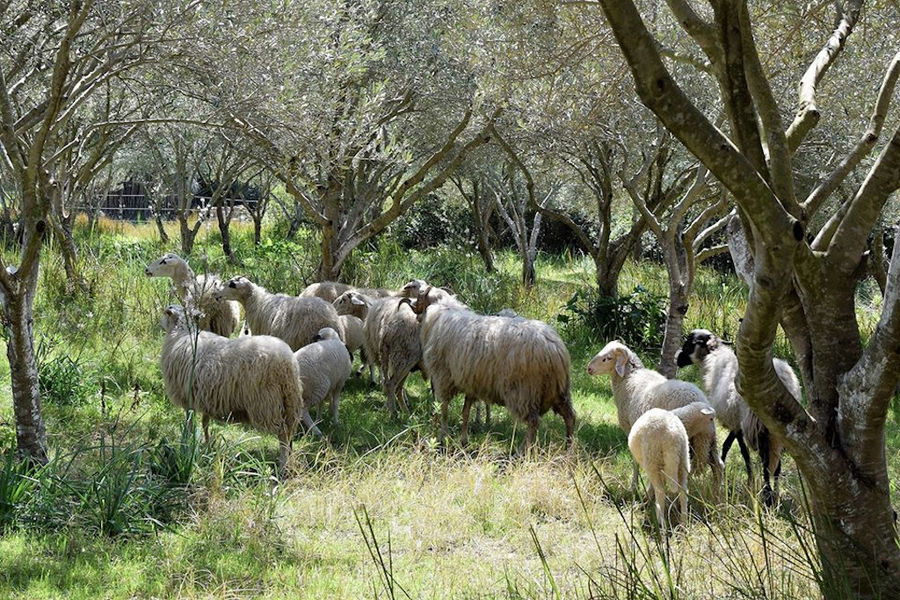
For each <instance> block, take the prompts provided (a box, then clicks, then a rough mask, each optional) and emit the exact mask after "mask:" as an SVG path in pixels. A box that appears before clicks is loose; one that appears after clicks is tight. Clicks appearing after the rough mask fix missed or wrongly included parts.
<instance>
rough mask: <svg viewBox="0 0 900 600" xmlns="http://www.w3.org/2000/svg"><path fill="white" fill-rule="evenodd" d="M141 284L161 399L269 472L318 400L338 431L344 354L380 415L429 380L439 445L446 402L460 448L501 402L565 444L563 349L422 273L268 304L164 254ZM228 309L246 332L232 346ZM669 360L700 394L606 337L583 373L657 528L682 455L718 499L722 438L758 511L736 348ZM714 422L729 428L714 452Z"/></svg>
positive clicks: (690, 348) (689, 344) (708, 347)
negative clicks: (615, 428)
mask: <svg viewBox="0 0 900 600" xmlns="http://www.w3.org/2000/svg"><path fill="white" fill-rule="evenodd" d="M146 274H147V275H148V276H151V277H169V278H170V279H171V280H172V284H173V286H172V287H173V291H174V293H175V295H176V296H177V298H178V300H179V301H180V304H172V305H169V306H168V307H167V308H166V310H165V312H164V314H163V318H162V326H163V329H165V331H166V338H165V341H164V343H163V348H162V357H161V361H160V362H161V367H162V373H163V378H164V380H165V389H166V394H167V395H168V397H169V398H170V399H171V400H172V402H173V403H174V404H176V405H177V406H180V407H182V408H184V409H191V410H194V411H195V412H197V413H198V414H200V415H202V425H203V431H204V435H205V436H206V439H207V441H208V440H209V420H210V419H211V418H213V419H217V420H222V421H226V422H240V423H245V424H247V425H249V426H250V427H252V428H254V429H256V430H258V431H261V432H266V433H272V434H274V435H276V436H277V437H278V440H279V444H280V447H279V450H280V451H279V456H278V469H279V471H281V470H282V469H283V468H284V465H285V463H286V462H287V459H288V456H289V454H290V450H291V442H292V439H293V437H294V435H295V434H296V431H297V428H298V427H299V426H300V423H301V422H302V423H303V426H304V427H305V428H306V431H307V432H308V433H310V434H312V435H315V436H321V435H322V434H321V432H320V431H319V429H318V427H317V425H316V421H314V420H313V418H312V415H311V413H310V410H311V409H313V408H316V409H320V408H321V405H323V404H325V402H326V400H327V401H328V406H329V407H330V411H331V418H332V421H333V422H334V423H335V424H337V423H338V422H339V403H340V392H341V389H342V388H343V386H344V383H345V382H346V381H347V379H348V378H349V377H350V376H351V374H352V361H353V355H354V353H356V352H357V351H359V354H360V360H361V366H360V369H359V372H358V373H357V374H362V372H363V371H364V369H365V367H366V366H367V365H368V367H369V378H370V381H372V382H373V383H374V381H375V377H374V367H375V366H377V367H378V370H379V372H380V374H381V379H382V383H383V388H384V393H385V396H386V399H387V408H388V410H389V411H390V413H391V415H392V416H395V415H396V413H397V406H398V404H399V406H400V408H402V409H403V410H404V411H408V410H409V409H408V401H407V397H406V392H405V390H404V383H405V381H406V378H407V376H408V375H409V374H410V373H411V372H413V371H415V370H419V371H420V372H421V373H422V375H423V377H424V378H425V379H426V380H430V382H431V389H432V392H433V394H434V397H435V399H436V400H437V401H438V402H440V405H441V427H440V432H439V439H441V440H443V439H444V437H445V436H446V435H447V411H448V407H449V404H450V401H451V400H452V399H453V398H454V397H455V396H456V395H458V394H460V393H461V394H463V395H464V397H465V402H464V404H463V410H462V424H461V436H460V442H461V443H462V444H463V445H465V444H466V443H467V433H468V422H469V416H470V410H471V408H472V405H473V404H474V403H478V402H483V403H484V404H485V407H486V419H487V420H489V419H490V412H489V407H490V405H491V404H499V405H502V406H504V407H506V409H507V410H508V411H509V412H510V413H511V414H512V415H513V416H514V417H516V419H518V420H519V421H521V422H523V423H524V424H525V426H526V434H525V447H526V448H528V447H530V446H531V445H532V444H534V442H535V437H536V434H537V429H538V425H539V423H540V418H541V416H542V415H543V414H544V413H546V412H548V411H550V410H553V411H554V412H555V413H557V414H558V415H559V416H560V417H562V419H563V421H564V423H565V427H566V443H567V446H568V445H570V444H571V442H572V438H573V436H574V428H575V413H574V410H573V408H572V398H571V392H570V358H569V352H568V350H567V349H566V346H565V344H564V343H563V341H562V339H561V338H560V337H559V335H558V334H557V332H556V331H555V330H554V329H553V328H552V327H550V326H549V325H547V324H546V323H543V322H542V321H537V320H532V319H526V318H523V317H521V316H519V315H517V314H516V313H515V312H514V311H511V310H504V311H501V312H500V313H499V314H497V315H480V314H477V313H475V312H474V311H472V310H470V309H469V307H468V306H466V305H465V304H464V303H462V302H461V301H460V300H459V299H458V298H457V297H456V296H454V295H453V294H451V293H449V292H448V291H446V290H444V289H441V288H438V287H434V286H432V285H429V284H428V283H427V282H425V281H423V280H420V279H416V280H413V281H410V282H409V283H407V284H406V285H405V286H403V288H402V289H400V290H399V291H395V290H388V289H377V288H370V289H364V288H353V287H352V286H349V285H345V284H341V283H335V282H322V283H315V284H313V285H311V286H309V287H307V288H306V289H305V290H304V291H303V292H302V293H301V294H300V295H299V296H290V295H287V294H273V293H271V292H269V291H267V290H266V289H265V288H263V287H261V286H259V285H256V284H254V283H253V282H251V281H250V280H249V279H247V278H246V277H234V278H232V279H229V280H228V281H224V282H223V281H222V280H220V279H219V278H218V277H216V276H214V275H196V274H195V273H194V272H193V270H191V268H190V266H189V265H188V264H187V263H186V262H185V261H184V260H182V259H181V258H180V257H178V256H177V255H175V254H166V255H164V256H163V257H162V258H160V259H158V260H155V261H153V262H151V263H150V264H149V265H148V266H147V268H146ZM239 305H240V306H239ZM241 306H242V307H243V311H244V325H243V327H242V328H241V333H240V335H239V336H238V337H235V338H232V337H230V336H231V334H232V333H233V332H234V331H235V330H236V329H237V328H238V324H239V322H240V307H241ZM677 363H678V366H679V367H682V366H686V365H688V364H692V363H693V364H697V365H698V366H699V367H700V370H701V373H702V375H703V386H704V388H705V389H706V394H704V392H703V391H701V390H700V389H699V388H698V387H696V386H695V385H693V384H691V383H688V382H685V381H679V380H670V379H666V378H665V377H663V376H662V375H661V374H659V373H658V372H656V371H654V370H652V369H648V368H646V367H644V365H643V364H642V363H641V360H640V359H639V358H638V356H637V355H636V354H635V353H634V352H632V351H631V350H630V349H628V348H627V347H626V346H625V345H624V344H621V343H620V342H610V343H609V344H607V345H606V346H605V347H604V348H603V350H601V351H600V352H599V353H598V354H597V355H596V356H594V357H593V359H592V360H591V361H590V363H589V364H588V367H587V370H588V373H589V374H591V375H609V376H610V378H611V382H612V389H613V396H614V400H615V405H616V410H617V412H618V419H619V426H620V427H621V428H622V430H623V431H624V432H625V433H626V434H627V435H628V447H629V449H630V450H631V453H632V455H633V456H634V459H635V465H634V485H635V486H636V485H637V480H638V465H640V466H641V468H643V469H644V471H645V472H646V473H647V476H648V478H649V480H650V488H649V490H648V494H649V497H650V501H651V502H652V503H653V504H654V508H655V511H656V516H657V520H658V522H659V523H660V525H664V524H665V523H666V513H667V511H666V509H665V507H666V488H667V487H668V486H671V487H674V488H675V491H676V492H677V494H678V496H679V504H680V508H681V512H682V514H684V511H685V509H686V502H687V477H688V473H689V472H690V471H691V464H690V457H691V456H692V455H693V457H694V460H695V463H698V465H699V468H698V469H695V471H696V470H701V469H702V468H703V466H704V465H707V464H708V465H709V466H710V469H711V471H712V474H713V479H714V484H715V486H716V488H717V489H718V487H719V486H720V485H721V483H722V475H723V471H724V462H723V461H724V459H725V456H726V455H727V452H728V450H729V448H730V447H731V445H732V443H733V442H734V441H735V440H737V442H738V445H739V447H740V450H741V454H742V456H743V458H744V462H745V465H746V468H747V473H748V477H750V476H751V475H752V472H751V467H750V456H749V452H748V445H749V446H750V447H751V448H753V449H755V450H757V451H758V452H759V454H760V458H761V459H762V463H763V474H764V478H765V487H764V490H763V493H764V499H765V501H766V502H767V503H771V502H772V501H773V500H774V498H775V494H777V487H778V476H779V473H780V468H781V461H780V458H781V450H782V446H781V444H780V442H779V440H778V438H777V437H774V436H770V435H769V432H768V431H767V430H766V428H765V427H764V426H763V425H762V423H761V422H760V421H759V419H758V418H757V417H756V415H754V413H753V412H752V411H751V410H750V408H749V406H748V405H747V403H746V402H745V401H744V400H743V398H741V396H740V395H739V394H738V392H737V389H736V386H735V379H736V377H737V368H738V365H737V357H736V356H735V354H734V352H732V350H731V349H730V348H729V347H728V346H727V345H725V344H724V343H723V342H722V341H721V340H719V339H718V338H717V337H716V336H715V335H714V334H712V333H711V332H709V331H706V330H701V329H698V330H694V331H693V332H691V334H690V335H689V336H688V338H687V340H686V341H685V343H684V346H683V348H682V349H681V351H680V352H679V353H678V356H677ZM775 368H776V371H777V373H778V375H779V377H780V378H781V379H782V381H783V382H784V384H785V385H786V387H787V388H788V389H789V390H790V391H791V393H793V394H794V395H795V396H796V397H797V398H798V399H799V397H800V385H799V382H798V380H797V376H796V375H795V374H794V372H793V370H791V368H790V367H789V366H788V365H787V363H785V362H783V361H780V360H776V361H775ZM478 408H480V405H478ZM478 408H476V410H478ZM716 417H718V420H719V422H720V424H721V425H722V426H724V427H725V428H726V429H727V430H728V432H729V433H728V437H727V439H726V440H725V443H724V445H723V447H722V452H721V456H720V453H719V450H718V445H717V441H716V426H715V419H716ZM476 419H477V416H476ZM770 473H771V474H772V475H773V476H774V478H775V490H774V491H773V490H772V487H771V483H770Z"/></svg>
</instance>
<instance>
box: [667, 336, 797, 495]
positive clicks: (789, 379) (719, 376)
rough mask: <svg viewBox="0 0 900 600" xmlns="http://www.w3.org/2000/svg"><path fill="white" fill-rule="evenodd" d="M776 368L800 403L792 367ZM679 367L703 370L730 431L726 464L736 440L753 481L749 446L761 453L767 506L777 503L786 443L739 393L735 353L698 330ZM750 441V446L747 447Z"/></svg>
mask: <svg viewBox="0 0 900 600" xmlns="http://www.w3.org/2000/svg"><path fill="white" fill-rule="evenodd" d="M772 362H773V366H774V367H775V372H776V374H777V375H778V378H779V379H781V382H782V383H783V384H784V386H785V387H786V388H787V389H788V391H789V392H790V393H791V395H792V396H794V398H796V399H797V401H798V402H799V401H800V381H799V380H798V379H797V375H796V374H795V373H794V370H793V369H792V368H791V366H790V365H789V364H787V363H786V362H785V361H783V360H781V359H778V358H776V359H774V360H773V361H772ZM676 363H677V364H678V366H679V367H686V366H688V365H689V364H691V363H694V364H696V365H697V366H698V367H700V373H701V374H702V375H703V387H704V388H705V389H706V393H707V394H709V401H710V403H711V404H712V405H713V407H714V408H715V409H716V415H717V416H718V419H719V422H720V423H721V424H722V426H723V427H725V428H726V429H727V430H728V437H727V438H725V442H724V443H723V444H722V461H724V460H725V458H726V457H727V456H728V450H729V449H731V444H732V443H733V442H734V441H735V440H736V441H737V443H738V447H739V448H740V450H741V456H742V457H743V458H744V466H745V467H746V469H747V479H748V481H752V480H753V471H752V468H751V466H750V453H749V452H748V450H747V445H749V446H750V447H751V448H752V449H753V450H758V451H759V456H760V459H761V461H762V466H763V480H764V487H763V500H764V502H765V503H766V504H767V505H771V504H773V503H774V501H775V499H776V498H777V496H778V478H779V475H780V474H781V454H782V451H783V449H784V444H783V443H782V442H781V440H780V439H779V438H778V437H777V436H773V435H771V434H770V433H769V430H768V429H767V428H766V427H765V425H763V424H762V422H761V421H760V420H759V418H758V417H757V416H756V414H755V413H754V412H753V411H752V410H751V409H750V406H749V405H748V404H747V402H746V401H745V400H744V398H743V397H742V396H741V395H740V394H739V393H738V391H737V385H736V381H737V375H738V360H737V356H735V354H734V352H733V351H732V350H731V348H729V347H728V346H727V345H726V344H724V343H723V342H722V340H720V339H719V338H718V337H716V335H715V334H713V333H712V332H711V331H707V330H706V329H695V330H693V331H692V332H691V333H690V334H688V336H687V338H686V339H685V342H684V345H683V346H682V348H681V350H680V351H679V352H678V355H677V356H676ZM745 440H746V442H747V443H746V444H745ZM770 472H771V473H772V474H773V475H774V479H775V489H774V491H773V490H772V486H771V484H770V481H769V473H770Z"/></svg>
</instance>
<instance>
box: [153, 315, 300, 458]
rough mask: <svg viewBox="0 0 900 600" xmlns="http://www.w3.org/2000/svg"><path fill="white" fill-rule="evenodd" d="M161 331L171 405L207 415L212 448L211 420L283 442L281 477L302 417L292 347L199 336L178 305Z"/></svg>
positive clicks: (263, 338)
mask: <svg viewBox="0 0 900 600" xmlns="http://www.w3.org/2000/svg"><path fill="white" fill-rule="evenodd" d="M162 326H163V329H165V330H166V339H165V341H164V342H163V348H162V357H161V359H160V366H161V367H162V373H163V379H164V381H165V388H166V395H167V396H168V397H169V399H170V400H171V401H172V403H173V404H175V405H176V406H180V407H182V408H184V409H185V410H188V409H193V410H195V411H196V412H198V413H200V414H202V415H203V434H204V436H205V437H206V441H207V443H209V420H210V418H215V419H220V420H223V421H229V422H239V423H246V424H248V425H250V426H251V427H253V428H254V429H256V430H257V431H261V432H264V433H272V434H274V435H276V436H278V441H279V446H280V451H279V454H278V469H279V472H280V471H281V470H282V469H283V468H284V465H285V463H286V462H287V458H288V454H289V452H290V449H291V440H292V439H293V437H294V433H295V432H296V430H297V422H298V420H299V417H300V415H301V413H302V411H303V390H302V388H301V383H300V372H299V370H298V368H297V362H296V360H295V359H294V354H293V352H291V349H290V347H289V346H288V345H287V344H286V343H284V342H283V341H282V340H280V339H278V338H276V337H272V336H267V335H253V336H242V337H238V338H234V339H229V338H226V337H222V336H220V335H216V334H215V333H211V332H209V331H198V330H197V329H196V327H193V326H191V325H190V324H189V323H187V322H186V318H185V315H184V311H183V310H182V308H181V307H179V306H176V305H171V306H169V307H168V308H167V309H166V310H165V313H164V314H163V318H162Z"/></svg>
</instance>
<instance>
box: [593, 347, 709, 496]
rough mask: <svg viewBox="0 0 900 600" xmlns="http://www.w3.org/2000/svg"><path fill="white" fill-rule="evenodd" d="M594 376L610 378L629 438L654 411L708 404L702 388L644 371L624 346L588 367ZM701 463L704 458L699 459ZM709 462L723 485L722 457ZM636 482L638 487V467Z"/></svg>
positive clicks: (605, 350) (604, 352)
mask: <svg viewBox="0 0 900 600" xmlns="http://www.w3.org/2000/svg"><path fill="white" fill-rule="evenodd" d="M587 371H588V373H589V374H590V375H609V376H610V379H611V382H612V390H613V400H614V401H615V404H616V412H617V413H618V417H619V427H621V428H622V431H624V432H625V433H626V434H627V433H629V432H630V431H631V427H632V425H633V424H634V422H635V421H637V420H638V418H640V416H641V415H642V414H644V413H645V412H647V411H648V410H650V409H651V408H664V409H667V410H671V409H673V408H679V407H681V406H686V405H688V404H691V403H692V402H704V403H706V396H705V395H704V394H703V392H702V391H700V388H698V387H697V386H695V385H694V384H692V383H688V382H686V381H678V380H677V379H666V378H665V377H664V376H663V375H661V374H660V373H657V372H656V371H654V370H652V369H648V368H646V367H644V363H642V362H641V359H640V358H638V356H637V354H635V353H634V352H632V351H631V350H630V349H629V348H628V347H627V346H626V345H625V344H623V343H621V342H610V343H608V344H607V345H606V346H604V347H603V350H601V351H600V352H598V353H597V354H596V356H594V358H592V359H591V362H590V363H588V366H587ZM698 458H700V459H701V460H702V459H703V455H701V456H699V457H698ZM706 461H707V463H708V464H709V466H710V468H711V469H712V472H713V477H714V479H715V481H716V482H717V484H718V482H720V481H722V474H723V466H722V462H721V461H720V460H718V457H717V456H716V457H712V456H707V457H706ZM633 482H634V483H635V485H636V484H637V465H635V466H634V471H633Z"/></svg>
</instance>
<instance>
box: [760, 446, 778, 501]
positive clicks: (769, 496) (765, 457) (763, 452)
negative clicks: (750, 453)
mask: <svg viewBox="0 0 900 600" xmlns="http://www.w3.org/2000/svg"><path fill="white" fill-rule="evenodd" d="M770 442H771V440H770V439H769V430H768V429H763V430H762V432H760V435H759V458H760V459H761V460H762V467H763V490H762V494H763V503H764V504H765V505H766V506H772V505H774V504H775V494H774V493H773V492H772V485H771V482H770V481H769V460H770V455H771V447H770Z"/></svg>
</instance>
